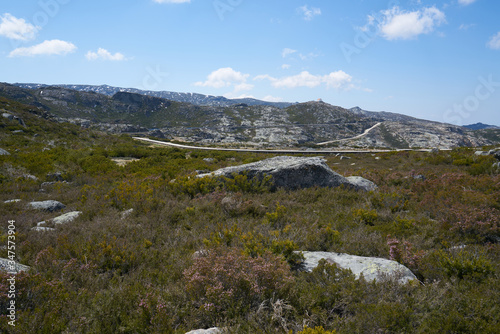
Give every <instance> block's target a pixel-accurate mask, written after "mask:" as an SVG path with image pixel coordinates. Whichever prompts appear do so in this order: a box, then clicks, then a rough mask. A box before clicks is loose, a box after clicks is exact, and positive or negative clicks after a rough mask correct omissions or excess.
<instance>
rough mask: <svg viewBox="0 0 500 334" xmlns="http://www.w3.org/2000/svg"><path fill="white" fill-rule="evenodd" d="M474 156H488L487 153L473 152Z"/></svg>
mask: <svg viewBox="0 0 500 334" xmlns="http://www.w3.org/2000/svg"><path fill="white" fill-rule="evenodd" d="M474 154H475V155H477V156H482V155H489V153H488V152H484V151H476V152H474Z"/></svg>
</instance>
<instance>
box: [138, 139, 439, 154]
mask: <svg viewBox="0 0 500 334" xmlns="http://www.w3.org/2000/svg"><path fill="white" fill-rule="evenodd" d="M132 138H133V139H135V140H140V141H144V142H148V143H151V144H157V145H164V146H170V147H177V148H182V149H188V150H204V151H226V152H246V153H269V154H355V153H388V152H402V151H418V152H429V151H430V149H418V150H412V149H398V150H285V149H280V150H259V149H245V148H222V147H203V146H191V145H182V144H174V143H170V142H165V141H160V140H153V139H149V138H143V137H132Z"/></svg>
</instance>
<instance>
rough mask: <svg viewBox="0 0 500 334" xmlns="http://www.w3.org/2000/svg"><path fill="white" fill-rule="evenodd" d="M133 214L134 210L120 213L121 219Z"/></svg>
mask: <svg viewBox="0 0 500 334" xmlns="http://www.w3.org/2000/svg"><path fill="white" fill-rule="evenodd" d="M133 212H134V209H128V210H125V211H122V213H121V216H122V219H125V218H127V217H128V216H130V215H131V214H132V213H133Z"/></svg>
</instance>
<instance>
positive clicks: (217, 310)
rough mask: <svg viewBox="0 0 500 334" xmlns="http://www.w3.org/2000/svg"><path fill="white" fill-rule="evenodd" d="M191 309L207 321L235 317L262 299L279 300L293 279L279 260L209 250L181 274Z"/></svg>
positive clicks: (221, 249)
mask: <svg viewBox="0 0 500 334" xmlns="http://www.w3.org/2000/svg"><path fill="white" fill-rule="evenodd" d="M184 279H185V281H186V291H187V292H188V294H189V295H190V297H191V299H192V302H193V305H194V306H195V307H196V308H197V309H198V310H199V311H200V312H201V313H203V314H205V315H206V316H207V317H208V318H209V319H211V320H215V319H216V318H217V317H219V316H222V315H223V316H226V317H229V318H231V317H235V316H237V315H240V314H242V312H248V311H249V310H251V309H254V308H256V307H258V305H259V304H260V303H261V302H262V301H264V300H265V299H268V298H271V297H272V296H273V295H275V296H283V295H284V294H285V293H286V292H287V291H288V289H289V288H290V286H291V284H292V282H293V280H294V279H293V276H292V274H291V272H290V269H289V268H288V266H287V265H286V264H285V263H283V261H282V259H281V257H277V256H274V255H271V254H269V253H267V254H263V255H262V256H258V257H255V258H253V257H250V256H248V255H244V254H243V253H242V252H241V250H239V249H236V248H218V249H212V250H210V251H209V252H208V254H206V255H205V256H201V257H198V258H197V259H195V260H194V263H193V265H192V266H191V267H190V268H188V269H186V270H185V271H184Z"/></svg>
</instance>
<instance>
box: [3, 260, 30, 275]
mask: <svg viewBox="0 0 500 334" xmlns="http://www.w3.org/2000/svg"><path fill="white" fill-rule="evenodd" d="M29 269H30V267H29V266H25V265H24V264H20V263H17V262H15V261H12V260H9V259H4V258H0V270H1V271H6V272H8V273H16V274H17V273H19V272H21V271H27V270H29Z"/></svg>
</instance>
